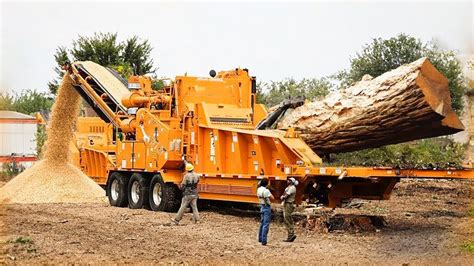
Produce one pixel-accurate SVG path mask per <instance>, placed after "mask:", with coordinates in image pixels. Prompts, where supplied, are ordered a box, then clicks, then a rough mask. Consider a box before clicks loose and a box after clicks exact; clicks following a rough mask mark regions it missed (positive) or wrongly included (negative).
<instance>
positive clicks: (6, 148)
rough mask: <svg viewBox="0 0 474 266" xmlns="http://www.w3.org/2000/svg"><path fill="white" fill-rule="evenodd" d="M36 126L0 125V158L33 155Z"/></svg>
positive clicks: (34, 151)
mask: <svg viewBox="0 0 474 266" xmlns="http://www.w3.org/2000/svg"><path fill="white" fill-rule="evenodd" d="M36 129H37V124H14V123H2V124H0V156H10V155H11V154H12V153H17V154H20V155H34V154H35V153H36V140H35V134H36Z"/></svg>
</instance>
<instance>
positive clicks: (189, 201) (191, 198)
mask: <svg viewBox="0 0 474 266" xmlns="http://www.w3.org/2000/svg"><path fill="white" fill-rule="evenodd" d="M197 200H198V196H197V195H185V196H183V199H182V200H181V207H179V211H178V213H177V214H176V217H175V218H174V220H175V221H176V222H179V221H181V219H182V218H183V214H184V211H185V210H186V208H187V207H188V206H189V205H191V209H192V210H193V216H194V221H195V222H197V221H199V211H198V208H197Z"/></svg>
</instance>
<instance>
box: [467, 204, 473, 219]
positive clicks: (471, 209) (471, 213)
mask: <svg viewBox="0 0 474 266" xmlns="http://www.w3.org/2000/svg"><path fill="white" fill-rule="evenodd" d="M467 216H471V217H474V205H472V207H471V208H470V209H469V210H468V211H467Z"/></svg>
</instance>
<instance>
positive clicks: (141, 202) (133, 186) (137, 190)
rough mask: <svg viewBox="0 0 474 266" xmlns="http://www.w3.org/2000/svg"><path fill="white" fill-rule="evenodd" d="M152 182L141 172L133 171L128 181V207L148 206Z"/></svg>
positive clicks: (139, 207)
mask: <svg viewBox="0 0 474 266" xmlns="http://www.w3.org/2000/svg"><path fill="white" fill-rule="evenodd" d="M149 185H150V182H149V180H148V179H147V178H146V177H144V176H143V175H142V174H140V173H133V174H132V176H131V177H130V181H129V182H128V190H127V191H128V207H129V208H130V209H141V208H146V207H147V205H148V190H149Z"/></svg>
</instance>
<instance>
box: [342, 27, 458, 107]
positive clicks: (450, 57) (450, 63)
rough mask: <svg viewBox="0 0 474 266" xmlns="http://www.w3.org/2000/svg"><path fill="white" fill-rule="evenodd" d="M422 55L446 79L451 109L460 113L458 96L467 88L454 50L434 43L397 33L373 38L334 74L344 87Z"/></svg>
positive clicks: (375, 75)
mask: <svg viewBox="0 0 474 266" xmlns="http://www.w3.org/2000/svg"><path fill="white" fill-rule="evenodd" d="M421 57H428V58H429V59H430V61H431V63H433V65H434V66H435V67H436V68H437V69H438V70H439V71H440V72H441V73H443V74H444V75H445V76H446V77H447V78H448V80H449V90H450V92H451V98H452V106H453V109H454V110H455V111H456V112H458V113H460V112H461V110H462V107H463V106H462V105H463V104H462V99H461V97H462V95H463V93H464V92H465V91H466V89H467V87H466V85H465V83H464V76H463V72H462V67H461V65H460V63H459V61H458V60H457V58H456V52H454V51H444V50H441V49H439V47H437V46H436V44H434V43H433V42H429V43H426V44H425V43H423V42H422V41H421V40H420V39H416V38H414V37H411V36H409V35H406V34H399V35H398V36H396V37H392V38H389V39H382V38H377V39H373V40H372V42H371V43H369V44H367V45H365V46H364V48H363V50H362V52H360V53H357V54H356V56H355V58H352V59H351V67H350V69H349V70H348V71H341V72H338V73H336V74H335V75H334V76H333V77H335V78H336V79H338V80H339V81H341V86H342V87H346V86H348V85H350V84H351V83H354V82H356V81H359V80H360V79H361V78H362V76H364V75H365V74H369V75H371V76H373V77H377V76H379V75H381V74H383V73H385V72H387V71H389V70H392V69H394V68H397V67H399V66H401V65H403V64H408V63H411V62H413V61H415V60H417V59H419V58H421Z"/></svg>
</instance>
